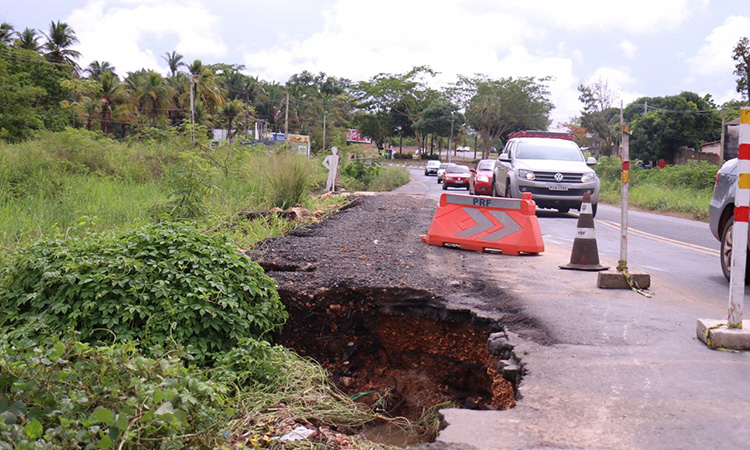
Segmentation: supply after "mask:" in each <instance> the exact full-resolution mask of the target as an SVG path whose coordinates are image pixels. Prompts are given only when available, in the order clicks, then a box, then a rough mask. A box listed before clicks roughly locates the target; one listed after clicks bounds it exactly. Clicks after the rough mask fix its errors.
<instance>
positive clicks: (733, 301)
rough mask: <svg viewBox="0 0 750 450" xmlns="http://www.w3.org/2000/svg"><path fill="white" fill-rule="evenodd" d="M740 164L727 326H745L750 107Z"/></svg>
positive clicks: (745, 115) (742, 125)
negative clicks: (743, 318) (743, 311)
mask: <svg viewBox="0 0 750 450" xmlns="http://www.w3.org/2000/svg"><path fill="white" fill-rule="evenodd" d="M738 153H739V156H738V165H737V166H738V167H737V172H738V175H737V192H736V193H735V196H734V229H733V230H732V238H733V239H732V240H733V242H732V274H731V276H730V280H729V312H728V314H727V327H728V328H742V303H743V302H744V301H745V268H746V267H745V266H746V264H747V230H748V220H749V219H750V108H742V111H741V112H740V148H739V152H738Z"/></svg>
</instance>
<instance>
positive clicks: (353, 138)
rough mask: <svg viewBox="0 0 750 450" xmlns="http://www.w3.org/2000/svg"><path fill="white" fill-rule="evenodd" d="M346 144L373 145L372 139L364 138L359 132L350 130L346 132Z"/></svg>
mask: <svg viewBox="0 0 750 450" xmlns="http://www.w3.org/2000/svg"><path fill="white" fill-rule="evenodd" d="M346 142H360V143H363V144H372V139H370V138H369V137H367V136H363V135H361V134H360V133H359V130H357V129H354V128H349V129H347V130H346Z"/></svg>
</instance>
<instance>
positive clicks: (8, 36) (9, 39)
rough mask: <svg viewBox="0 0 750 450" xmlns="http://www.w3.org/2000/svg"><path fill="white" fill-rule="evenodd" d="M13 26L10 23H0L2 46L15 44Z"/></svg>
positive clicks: (0, 42)
mask: <svg viewBox="0 0 750 450" xmlns="http://www.w3.org/2000/svg"><path fill="white" fill-rule="evenodd" d="M14 34H16V33H15V31H13V25H11V24H9V23H8V22H3V23H0V44H5V45H10V44H12V43H13V35H14Z"/></svg>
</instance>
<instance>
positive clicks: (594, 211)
mask: <svg viewBox="0 0 750 450" xmlns="http://www.w3.org/2000/svg"><path fill="white" fill-rule="evenodd" d="M597 206H599V204H598V203H594V204H593V205H591V217H592V218H593V217H596V207H597Z"/></svg>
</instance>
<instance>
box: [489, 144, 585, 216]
mask: <svg viewBox="0 0 750 450" xmlns="http://www.w3.org/2000/svg"><path fill="white" fill-rule="evenodd" d="M595 165H596V159H594V158H588V160H586V159H584V157H583V153H582V152H581V149H580V148H579V147H578V145H576V143H575V142H573V137H572V136H571V135H570V134H567V133H553V132H546V131H520V132H517V133H513V134H511V135H510V136H509V139H508V142H507V143H506V144H505V148H503V151H502V153H501V154H500V156H499V157H498V162H497V164H496V166H495V171H494V176H493V180H492V195H493V196H504V197H508V198H522V196H523V194H525V193H530V194H531V197H532V199H533V200H534V201H535V202H536V205H537V207H539V208H556V209H557V210H558V211H560V212H561V213H566V212H568V211H570V209H571V208H573V209H579V210H580V209H581V202H582V201H583V194H584V193H587V192H588V193H589V194H591V212H592V213H593V215H594V216H596V209H597V204H598V202H599V177H597V176H596V172H594V171H593V169H591V167H589V166H595Z"/></svg>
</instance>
